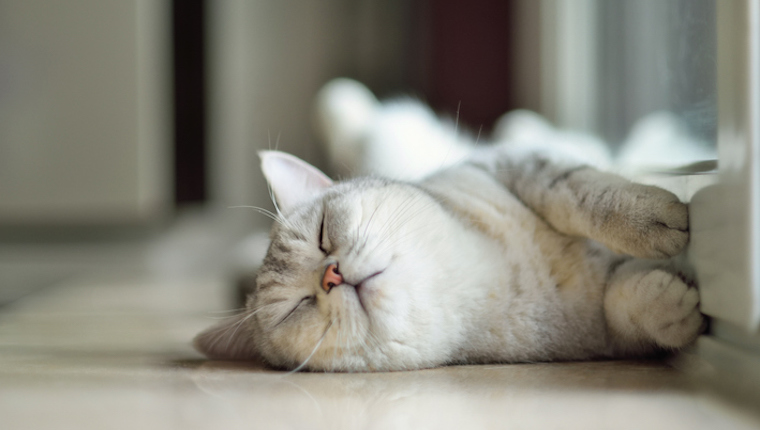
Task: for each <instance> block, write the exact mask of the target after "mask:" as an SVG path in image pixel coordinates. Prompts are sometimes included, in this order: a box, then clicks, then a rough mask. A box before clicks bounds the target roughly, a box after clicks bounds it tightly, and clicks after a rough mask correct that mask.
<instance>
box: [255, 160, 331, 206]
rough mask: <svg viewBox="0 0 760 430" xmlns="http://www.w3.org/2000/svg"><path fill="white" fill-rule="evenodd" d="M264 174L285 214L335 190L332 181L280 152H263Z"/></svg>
mask: <svg viewBox="0 0 760 430" xmlns="http://www.w3.org/2000/svg"><path fill="white" fill-rule="evenodd" d="M259 156H260V157H261V170H262V171H263V172H264V176H265V177H266V178H267V181H269V185H270V186H271V187H272V191H273V192H274V195H275V198H276V199H277V204H278V206H279V207H280V210H282V211H283V212H289V211H290V210H292V209H293V208H294V207H296V206H298V205H300V204H302V203H305V202H306V201H309V200H311V199H313V198H315V197H317V196H318V195H319V194H321V193H322V191H324V190H325V189H326V188H328V187H330V186H332V184H333V181H332V180H331V179H330V178H328V177H327V175H325V174H324V173H322V172H321V171H320V170H319V169H317V168H316V167H314V166H312V165H311V164H309V163H307V162H305V161H303V160H301V159H299V158H297V157H294V156H292V155H290V154H286V153H284V152H279V151H261V152H260V153H259Z"/></svg>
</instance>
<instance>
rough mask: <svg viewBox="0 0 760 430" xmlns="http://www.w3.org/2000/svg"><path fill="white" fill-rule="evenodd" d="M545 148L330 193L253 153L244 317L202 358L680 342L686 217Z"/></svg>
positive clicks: (442, 355)
mask: <svg viewBox="0 0 760 430" xmlns="http://www.w3.org/2000/svg"><path fill="white" fill-rule="evenodd" d="M558 154H559V153H558V152H553V151H550V150H547V149H546V148H544V149H535V148H531V147H526V146H520V145H507V144H500V145H494V146H489V147H482V148H479V149H473V150H472V151H471V152H470V153H469V155H468V157H467V159H466V160H465V161H463V162H460V163H457V164H455V165H452V166H449V167H446V168H444V169H441V170H439V171H437V172H435V173H432V174H431V175H428V176H426V177H424V178H423V179H419V180H413V181H400V180H395V179H387V178H382V177H373V176H369V177H359V178H355V179H351V180H348V181H344V182H338V183H335V182H333V181H332V180H331V179H329V178H328V177H327V176H326V175H325V174H323V173H322V172H320V171H319V170H317V169H316V168H315V167H313V166H311V165H309V164H307V163H306V162H304V161H302V160H299V159H298V158H296V157H293V156H291V155H288V154H285V153H281V152H277V151H265V152H262V153H261V158H262V169H263V171H264V174H265V176H266V178H267V180H268V181H269V184H270V186H271V188H272V191H273V193H274V196H275V200H276V202H277V205H278V214H277V217H276V218H277V220H276V221H277V222H275V223H274V226H273V228H272V232H271V244H270V247H269V250H268V253H267V256H266V258H265V259H264V262H263V265H262V267H261V269H260V270H259V272H258V276H257V284H256V287H255V289H254V291H253V292H252V294H251V295H250V296H249V298H248V302H247V310H246V311H245V312H243V313H242V314H241V315H239V316H236V317H233V318H230V319H229V320H227V321H225V322H223V323H221V324H219V325H217V326H215V327H212V328H210V329H208V330H206V331H205V332H203V333H201V334H200V335H198V336H197V337H196V339H195V345H196V347H197V348H198V349H199V350H200V351H202V352H203V353H204V354H206V355H207V356H208V357H211V358H221V359H244V360H263V361H264V362H266V363H268V364H270V365H272V366H274V367H278V368H283V369H302V368H304V369H309V370H318V371H387V370H408V369H421V368H429V367H435V366H441V365H447V364H459V363H495V362H499V363H504V362H533V361H551V360H584V359H592V358H613V357H629V356H645V355H649V354H653V353H656V352H658V351H662V350H670V349H675V348H680V347H683V346H685V345H688V344H689V343H691V342H692V341H693V340H694V339H695V338H696V337H697V335H698V334H699V333H700V332H701V330H702V328H703V326H704V319H703V317H702V315H701V314H700V313H699V310H698V303H699V295H698V292H697V290H696V288H695V287H694V286H693V285H690V284H689V283H687V282H685V281H684V280H683V279H682V278H681V277H680V276H679V275H678V273H677V272H676V271H675V269H673V268H672V265H671V263H670V261H669V260H668V259H670V258H671V257H673V256H675V255H677V254H679V253H680V252H681V251H682V250H683V249H684V247H685V246H686V243H687V242H688V239H689V233H688V208H687V206H686V205H685V204H683V203H681V202H680V201H679V200H678V198H677V197H676V196H674V195H673V194H671V193H670V192H668V191H665V190H662V189H660V188H656V187H652V186H645V185H640V184H635V183H632V182H629V181H628V180H626V179H623V178H622V177H619V176H617V175H615V174H612V173H607V172H604V171H601V170H597V169H596V168H594V167H591V166H590V165H588V164H585V163H583V162H579V161H575V159H573V158H571V157H565V156H560V155H558Z"/></svg>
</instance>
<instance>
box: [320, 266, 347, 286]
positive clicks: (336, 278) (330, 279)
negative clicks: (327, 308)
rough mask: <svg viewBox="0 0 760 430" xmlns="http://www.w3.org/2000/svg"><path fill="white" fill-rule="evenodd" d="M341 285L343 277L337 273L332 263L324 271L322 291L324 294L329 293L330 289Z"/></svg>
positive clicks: (336, 268) (336, 267)
mask: <svg viewBox="0 0 760 430" xmlns="http://www.w3.org/2000/svg"><path fill="white" fill-rule="evenodd" d="M342 283H343V275H341V274H340V272H339V271H338V265H337V264H336V263H332V264H330V265H329V266H327V269H325V274H324V275H323V276H322V289H323V290H325V291H326V292H328V293H329V292H330V290H331V289H332V287H335V286H337V285H340V284H342Z"/></svg>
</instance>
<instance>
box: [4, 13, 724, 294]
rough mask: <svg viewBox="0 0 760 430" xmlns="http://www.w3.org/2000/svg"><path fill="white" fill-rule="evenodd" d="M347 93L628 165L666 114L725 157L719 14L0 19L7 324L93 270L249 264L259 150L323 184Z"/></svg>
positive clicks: (265, 202)
mask: <svg viewBox="0 0 760 430" xmlns="http://www.w3.org/2000/svg"><path fill="white" fill-rule="evenodd" d="M339 76H344V77H351V78H354V79H357V80H359V81H361V82H363V83H365V84H366V85H367V86H368V87H369V88H370V89H372V90H373V91H374V92H375V93H376V94H377V95H378V96H380V97H381V98H384V97H393V96H399V95H411V96H414V97H417V98H419V99H421V100H423V101H425V102H427V103H429V104H430V105H431V106H432V107H433V108H434V109H435V110H436V111H437V112H438V113H440V114H442V115H444V116H448V117H450V118H454V117H458V120H459V123H460V124H461V125H462V126H464V127H467V128H469V129H471V130H473V131H475V132H477V131H478V130H481V129H482V133H483V135H484V136H485V135H487V133H488V132H489V131H490V128H491V127H492V125H493V123H494V121H495V120H496V119H497V118H498V117H499V116H500V115H501V114H503V113H505V112H507V111H509V110H512V109H516V108H526V109H531V110H534V111H537V112H539V113H541V114H543V115H545V116H546V117H547V118H548V119H550V120H551V121H552V122H554V123H555V124H556V125H558V126H561V127H567V128H570V129H575V130H580V131H586V132H590V133H594V134H596V135H598V136H600V137H602V138H604V139H605V140H606V141H608V142H609V144H610V145H611V146H612V147H613V148H615V147H617V146H619V145H620V143H621V142H623V141H624V140H625V139H626V137H627V136H628V134H629V132H630V129H631V127H633V125H634V124H635V123H636V122H637V121H639V120H640V119H642V118H643V117H645V116H646V115H648V114H651V113H653V112H657V111H661V110H666V111H669V112H672V113H674V114H675V115H676V116H677V117H678V118H679V119H681V120H683V123H684V124H685V126H686V128H687V132H688V133H689V134H690V135H692V136H693V137H694V138H695V139H698V140H700V141H704V142H706V144H707V145H713V146H714V145H715V139H716V124H717V123H716V30H715V2H714V1H710V0H639V1H624V0H605V1H600V0H572V1H570V0H568V1H562V0H541V1H536V0H510V1H507V0H471V1H468V2H459V1H432V0H427V1H426V0H406V1H402V0H324V1H319V2H316V1H314V2H311V1H296V0H278V1H275V0H272V1H246V0H216V1H203V0H174V1H171V0H120V1H101V0H67V1H66V2H55V1H45V0H0V305H2V304H3V303H5V304H7V303H10V302H12V301H14V300H16V299H18V298H19V297H23V296H24V295H26V294H29V293H31V292H34V291H38V290H39V289H41V288H45V287H46V286H49V285H53V284H55V282H57V281H58V280H60V279H63V278H65V277H68V276H72V275H73V274H76V273H80V272H81V271H83V270H90V269H92V268H93V267H98V268H108V267H120V268H124V267H127V268H129V270H137V271H149V272H151V273H158V274H166V275H167V276H181V277H192V276H194V274H197V273H204V272H208V271H215V272H226V271H230V270H236V269H235V268H236V267H237V266H245V265H246V262H245V261H239V260H240V258H239V257H238V256H239V255H240V254H239V253H238V252H237V250H238V249H239V246H240V242H241V241H242V240H243V238H245V237H246V236H247V235H248V234H249V233H251V232H254V231H266V229H267V226H268V222H269V220H268V219H267V218H265V217H263V216H260V215H257V214H256V213H254V212H252V211H247V210H244V209H230V208H229V207H230V206H235V205H255V206H262V207H270V205H271V203H270V200H269V194H268V191H267V187H266V184H265V182H264V180H263V177H262V176H261V174H260V172H259V169H258V158H257V155H256V153H257V151H259V150H261V149H268V148H274V147H277V148H279V149H281V150H284V151H288V152H291V153H293V154H295V155H297V156H298V157H301V158H303V159H305V160H307V161H309V162H311V163H313V164H315V165H317V166H319V167H322V168H325V167H326V160H325V159H324V155H323V152H322V149H321V146H320V142H319V141H318V140H317V139H316V138H315V136H314V133H313V124H312V122H313V120H312V116H313V115H312V114H313V113H312V110H311V109H312V101H313V98H314V95H315V93H316V92H317V91H318V90H319V88H320V87H321V86H322V85H323V84H325V83H326V82H327V81H329V80H330V79H332V78H335V77H339Z"/></svg>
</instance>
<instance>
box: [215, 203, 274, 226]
mask: <svg viewBox="0 0 760 430" xmlns="http://www.w3.org/2000/svg"><path fill="white" fill-rule="evenodd" d="M227 209H253V210H254V211H256V212H258V213H260V214H262V215H264V216H266V217H267V218H270V219H272V220H273V221H276V222H279V223H282V220H281V218H280V216H278V215H277V214H274V213H272V211H269V210H267V209H264V208H261V207H258V206H248V205H238V206H228V207H227Z"/></svg>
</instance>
